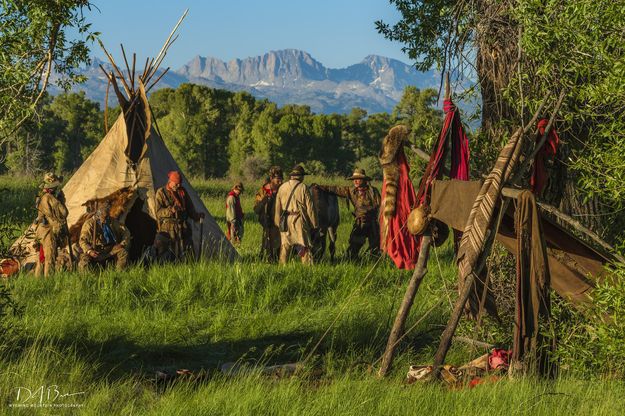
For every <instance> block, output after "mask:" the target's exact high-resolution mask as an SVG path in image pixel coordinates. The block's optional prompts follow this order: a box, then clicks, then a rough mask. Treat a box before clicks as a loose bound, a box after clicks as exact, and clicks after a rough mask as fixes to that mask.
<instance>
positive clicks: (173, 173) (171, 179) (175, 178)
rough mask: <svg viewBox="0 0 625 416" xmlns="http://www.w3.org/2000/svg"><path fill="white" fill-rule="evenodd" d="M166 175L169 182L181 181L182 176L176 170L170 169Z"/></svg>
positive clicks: (177, 182) (178, 182) (179, 182)
mask: <svg viewBox="0 0 625 416" xmlns="http://www.w3.org/2000/svg"><path fill="white" fill-rule="evenodd" d="M167 177H168V178H169V182H172V183H176V184H181V183H182V176H181V175H180V172H178V171H177V170H172V171H171V172H169V173H168V174H167Z"/></svg>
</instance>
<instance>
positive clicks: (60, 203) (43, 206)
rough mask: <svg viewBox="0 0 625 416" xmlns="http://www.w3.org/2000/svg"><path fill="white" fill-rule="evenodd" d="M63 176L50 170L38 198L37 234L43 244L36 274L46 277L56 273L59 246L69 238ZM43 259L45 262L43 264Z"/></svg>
mask: <svg viewBox="0 0 625 416" xmlns="http://www.w3.org/2000/svg"><path fill="white" fill-rule="evenodd" d="M62 181H63V178H62V177H60V176H56V175H55V174H54V173H51V172H48V173H46V174H45V175H44V177H43V185H42V188H43V191H42V193H41V195H40V196H39V197H38V198H37V219H36V220H35V223H36V224H37V228H36V232H35V236H36V237H37V240H38V241H39V243H40V244H41V247H40V249H39V259H38V261H37V266H36V267H35V275H37V276H41V274H42V273H43V275H44V276H45V277H48V276H50V275H51V274H52V273H54V268H55V265H56V261H57V255H58V247H59V245H61V246H63V245H64V242H63V241H61V240H62V239H63V238H67V235H68V234H67V233H68V231H67V214H68V211H67V207H66V206H65V196H64V195H63V191H61V190H60V189H58V188H59V186H61V182H62ZM42 261H43V264H42Z"/></svg>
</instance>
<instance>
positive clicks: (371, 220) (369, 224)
mask: <svg viewBox="0 0 625 416" xmlns="http://www.w3.org/2000/svg"><path fill="white" fill-rule="evenodd" d="M319 187H320V188H321V189H323V190H324V191H327V192H330V193H333V194H335V195H337V196H340V197H343V198H347V199H348V200H349V201H350V202H351V204H352V205H353V206H354V212H353V213H352V214H353V215H354V226H353V227H352V232H351V234H350V235H349V248H348V255H349V257H350V258H351V259H356V258H358V253H359V252H360V249H361V248H362V246H363V245H364V244H365V241H367V240H368V241H369V250H368V251H369V252H370V253H371V254H378V253H379V251H380V225H379V223H378V215H379V212H380V200H381V197H380V192H378V190H377V189H376V188H374V187H373V186H370V185H368V184H367V185H363V186H359V187H356V186H323V185H319Z"/></svg>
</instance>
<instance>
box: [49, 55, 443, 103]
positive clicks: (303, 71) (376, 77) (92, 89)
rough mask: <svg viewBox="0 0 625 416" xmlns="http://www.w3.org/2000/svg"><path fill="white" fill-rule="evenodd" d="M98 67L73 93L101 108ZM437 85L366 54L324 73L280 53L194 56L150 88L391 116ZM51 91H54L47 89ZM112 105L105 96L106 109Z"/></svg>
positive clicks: (309, 61) (435, 78)
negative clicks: (415, 91)
mask: <svg viewBox="0 0 625 416" xmlns="http://www.w3.org/2000/svg"><path fill="white" fill-rule="evenodd" d="M100 64H102V65H103V66H105V67H108V66H109V64H108V63H103V62H102V61H101V60H99V59H97V58H94V59H93V61H92V63H91V65H89V66H87V67H86V68H85V69H84V70H83V71H82V75H85V77H86V78H87V81H86V82H85V83H84V84H81V85H77V86H75V87H74V90H75V91H79V90H82V91H85V93H86V95H87V97H89V98H90V99H92V100H95V101H98V102H100V103H101V105H103V104H104V98H105V93H106V85H107V81H106V78H105V77H104V75H103V74H102V71H101V70H100V69H99V65H100ZM154 79H156V77H154ZM439 81H440V77H439V75H438V74H437V73H435V72H434V71H428V72H418V71H417V70H416V69H414V67H412V66H410V65H406V64H404V63H403V62H400V61H398V60H395V59H390V58H386V57H382V56H377V55H369V56H367V57H365V58H364V59H363V60H362V61H361V62H359V63H356V64H353V65H350V66H348V67H346V68H340V69H334V68H326V67H325V66H324V65H323V64H322V63H320V62H319V61H317V60H315V59H314V58H313V57H312V56H311V55H310V54H309V53H307V52H304V51H301V50H297V49H285V50H279V51H271V52H268V53H266V54H264V55H262V56H256V57H250V58H245V59H233V60H231V61H229V62H224V61H222V60H220V59H217V58H212V57H203V56H199V55H198V56H196V57H194V58H193V59H191V60H190V61H189V62H188V63H186V64H185V65H183V66H182V67H181V68H178V69H176V70H173V71H172V70H170V71H169V72H168V73H167V74H165V76H164V77H163V78H162V79H161V80H160V81H159V83H158V84H157V85H156V87H155V88H154V89H159V88H166V87H171V88H176V87H177V86H178V85H180V84H182V83H187V82H190V83H195V84H199V85H206V86H209V87H212V88H221V89H226V90H230V91H241V90H244V91H248V92H250V93H251V94H252V95H254V96H255V97H257V98H267V99H269V100H271V101H273V102H275V103H277V104H278V105H280V106H283V105H285V104H304V105H309V106H310V107H311V109H312V111H314V112H316V113H348V112H350V111H351V109H352V108H354V107H360V108H363V109H365V110H367V112H369V113H378V112H391V111H392V110H393V107H394V106H395V105H396V104H397V103H398V102H399V100H400V98H401V95H402V93H403V90H404V88H405V87H406V86H409V85H413V86H415V87H417V88H419V89H423V88H428V87H433V88H437V87H438V83H439ZM51 92H52V93H53V94H54V93H58V92H59V91H58V89H55V88H51ZM110 100H113V101H110ZM114 100H115V99H114V98H113V95H111V96H110V97H109V105H113V104H114Z"/></svg>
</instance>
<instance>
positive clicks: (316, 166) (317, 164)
mask: <svg viewBox="0 0 625 416" xmlns="http://www.w3.org/2000/svg"><path fill="white" fill-rule="evenodd" d="M302 166H303V167H304V170H305V171H306V174H307V175H317V176H326V175H327V173H328V172H327V169H326V165H325V164H324V163H323V162H321V161H319V160H309V161H308V162H304V163H302Z"/></svg>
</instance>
